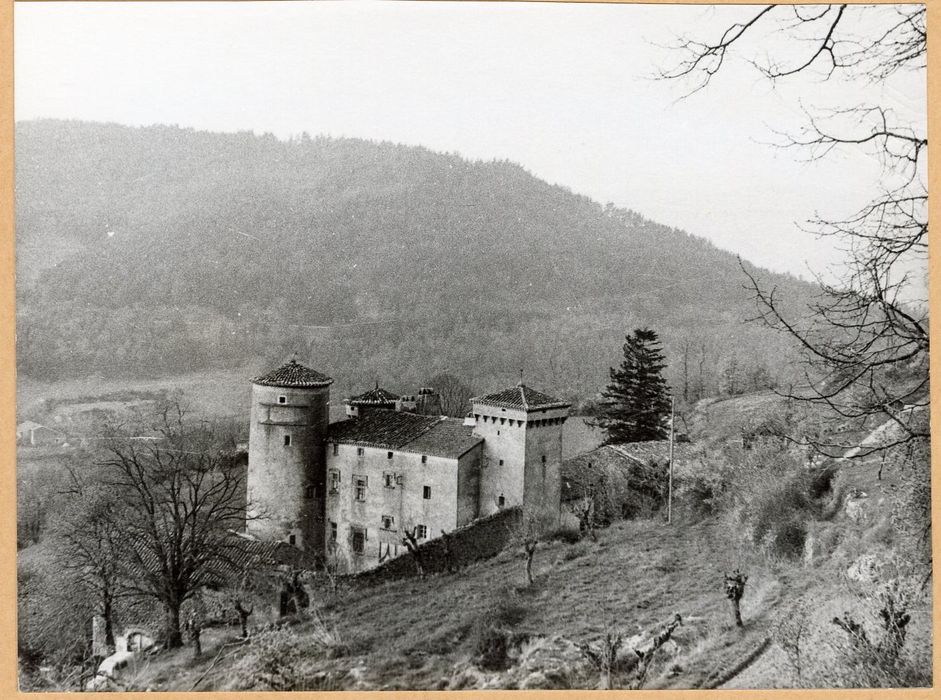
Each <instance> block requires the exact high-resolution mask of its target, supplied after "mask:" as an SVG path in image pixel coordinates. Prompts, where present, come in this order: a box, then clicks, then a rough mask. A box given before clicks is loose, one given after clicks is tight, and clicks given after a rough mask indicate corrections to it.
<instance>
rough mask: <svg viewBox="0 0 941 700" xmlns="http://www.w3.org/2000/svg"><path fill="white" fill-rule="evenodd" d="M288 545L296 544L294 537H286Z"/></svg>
mask: <svg viewBox="0 0 941 700" xmlns="http://www.w3.org/2000/svg"><path fill="white" fill-rule="evenodd" d="M288 543H289V544H296V543H297V537H295V536H294V535H290V536H288Z"/></svg>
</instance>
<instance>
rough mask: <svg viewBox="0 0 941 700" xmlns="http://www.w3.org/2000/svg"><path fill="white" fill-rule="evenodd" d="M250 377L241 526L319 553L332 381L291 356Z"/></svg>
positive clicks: (260, 535)
mask: <svg viewBox="0 0 941 700" xmlns="http://www.w3.org/2000/svg"><path fill="white" fill-rule="evenodd" d="M251 381H252V412H251V425H250V427H249V435H248V488H247V498H248V507H247V516H248V518H247V523H246V529H247V531H248V532H249V533H250V534H252V535H255V536H256V537H258V538H259V539H262V540H268V541H277V540H281V541H284V542H289V543H291V544H293V545H296V546H297V547H299V548H301V549H303V550H306V551H308V552H313V553H317V552H320V551H321V550H322V549H323V545H324V543H323V536H324V535H323V533H324V484H325V482H326V452H325V449H326V438H327V429H328V425H329V422H330V417H329V408H328V403H329V401H330V385H331V384H332V383H333V380H332V379H331V378H330V377H327V376H326V375H323V374H320V373H319V372H315V371H314V370H312V369H310V368H309V367H305V366H304V365H301V364H299V363H298V362H297V361H296V360H291V361H290V362H288V363H287V364H286V365H283V366H282V367H279V368H278V369H276V370H274V371H273V372H270V373H268V374H266V375H263V376H261V377H255V378H254V379H252V380H251Z"/></svg>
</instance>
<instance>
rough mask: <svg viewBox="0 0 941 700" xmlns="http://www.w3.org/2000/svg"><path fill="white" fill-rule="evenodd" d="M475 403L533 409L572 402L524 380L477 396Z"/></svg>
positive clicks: (560, 405) (562, 405) (556, 406)
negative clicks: (506, 387)
mask: <svg viewBox="0 0 941 700" xmlns="http://www.w3.org/2000/svg"><path fill="white" fill-rule="evenodd" d="M471 402H473V403H483V404H488V405H490V406H500V407H501V408H521V409H523V410H524V411H531V410H533V409H538V408H568V407H569V406H571V405H572V404H570V403H568V402H567V401H561V400H559V399H556V398H553V397H552V396H549V395H548V394H543V393H542V392H541V391H536V390H535V389H532V388H530V387H528V386H526V385H525V384H523V383H522V382H520V383H519V384H517V385H516V386H514V387H511V388H509V389H503V390H502V391H497V392H495V393H493V394H487V395H486V396H475V397H474V398H472V399H471Z"/></svg>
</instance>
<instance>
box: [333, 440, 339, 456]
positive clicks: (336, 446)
mask: <svg viewBox="0 0 941 700" xmlns="http://www.w3.org/2000/svg"><path fill="white" fill-rule="evenodd" d="M338 454H340V443H338V442H335V443H333V456H334V457H336V456H337V455H338Z"/></svg>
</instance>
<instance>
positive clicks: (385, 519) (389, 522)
mask: <svg viewBox="0 0 941 700" xmlns="http://www.w3.org/2000/svg"><path fill="white" fill-rule="evenodd" d="M382 529H383V530H394V529H395V518H393V517H392V516H391V515H383V516H382Z"/></svg>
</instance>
